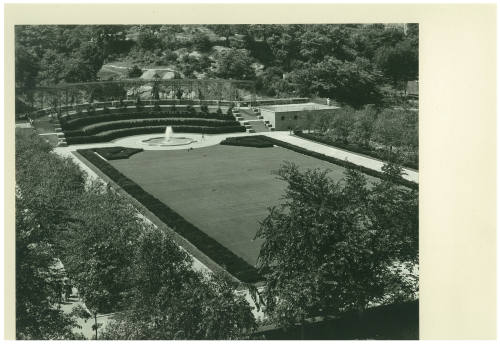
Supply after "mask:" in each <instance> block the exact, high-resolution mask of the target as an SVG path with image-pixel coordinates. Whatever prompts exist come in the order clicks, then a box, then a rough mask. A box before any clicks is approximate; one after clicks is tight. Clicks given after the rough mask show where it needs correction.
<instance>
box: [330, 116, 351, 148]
mask: <svg viewBox="0 0 500 345" xmlns="http://www.w3.org/2000/svg"><path fill="white" fill-rule="evenodd" d="M354 121H355V119H354V111H353V109H349V108H343V109H339V110H337V111H336V112H335V114H334V120H333V123H332V133H333V135H334V136H336V137H337V138H339V139H340V140H342V141H343V142H344V143H347V141H348V138H349V136H350V135H351V132H352V131H353V128H354Z"/></svg>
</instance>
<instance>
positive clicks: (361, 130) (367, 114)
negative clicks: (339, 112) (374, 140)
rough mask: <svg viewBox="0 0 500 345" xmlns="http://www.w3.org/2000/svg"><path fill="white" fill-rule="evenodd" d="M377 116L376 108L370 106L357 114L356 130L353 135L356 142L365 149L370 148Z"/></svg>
mask: <svg viewBox="0 0 500 345" xmlns="http://www.w3.org/2000/svg"><path fill="white" fill-rule="evenodd" d="M376 115H377V113H376V110H375V108H374V107H373V106H370V105H368V106H365V107H364V108H363V109H361V110H358V111H356V112H355V114H354V128H353V131H352V133H351V134H352V139H353V140H354V142H356V143H359V144H360V145H362V146H364V147H369V145H370V138H371V136H372V132H373V123H374V122H375V118H376Z"/></svg>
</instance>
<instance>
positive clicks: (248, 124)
mask: <svg viewBox="0 0 500 345" xmlns="http://www.w3.org/2000/svg"><path fill="white" fill-rule="evenodd" d="M233 115H234V117H235V119H236V121H238V122H239V123H240V124H241V125H242V126H244V127H245V128H246V130H247V133H259V132H269V131H272V130H274V129H273V128H272V125H271V124H270V123H269V121H264V118H263V117H262V116H261V115H257V114H254V113H253V112H250V111H248V110H243V111H242V112H240V110H239V109H236V108H235V109H233Z"/></svg>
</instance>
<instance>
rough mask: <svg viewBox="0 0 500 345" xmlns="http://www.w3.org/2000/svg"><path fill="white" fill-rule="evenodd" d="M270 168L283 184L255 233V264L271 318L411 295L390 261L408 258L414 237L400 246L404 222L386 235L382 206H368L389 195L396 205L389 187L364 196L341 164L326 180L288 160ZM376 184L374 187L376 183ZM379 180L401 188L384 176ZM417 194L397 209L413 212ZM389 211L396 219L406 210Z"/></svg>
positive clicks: (283, 319)
mask: <svg viewBox="0 0 500 345" xmlns="http://www.w3.org/2000/svg"><path fill="white" fill-rule="evenodd" d="M278 175H279V177H280V178H281V179H282V180H283V181H285V182H286V183H287V184H288V186H287V189H286V192H285V195H284V202H283V204H281V205H279V206H276V207H273V208H271V209H270V210H269V215H268V216H267V217H266V218H265V219H264V220H263V221H262V223H261V227H260V229H259V231H258V232H257V236H256V237H257V238H260V239H262V240H263V241H264V242H263V245H262V248H261V251H260V255H259V266H260V268H261V272H262V273H265V290H264V293H263V298H264V300H265V303H266V312H267V313H268V315H269V317H270V319H271V320H272V321H274V322H276V323H277V324H279V325H283V326H292V325H294V324H296V323H300V324H303V323H305V322H306V320H307V319H308V318H310V317H315V316H338V315H339V314H341V313H344V312H348V311H359V312H362V311H363V310H365V309H366V308H367V307H368V305H369V304H370V303H377V302H378V303H383V302H385V301H387V300H396V299H410V298H414V294H415V291H416V290H415V289H416V287H415V285H411V284H407V283H406V281H407V279H406V277H405V276H404V275H402V274H401V273H400V271H399V270H397V269H395V268H394V267H400V265H399V263H401V262H403V261H404V260H407V259H411V260H415V253H416V251H417V248H418V246H417V245H416V241H415V240H413V241H411V242H410V243H411V244H410V245H409V247H411V248H412V250H413V251H411V250H410V248H405V247H404V245H403V242H404V240H405V238H404V237H403V236H402V235H403V234H402V233H403V232H405V231H407V230H408V228H405V230H404V231H399V232H397V233H396V234H392V231H393V230H394V226H396V225H394V224H391V226H390V227H385V226H383V222H382V219H385V218H383V216H382V215H389V214H388V213H386V212H385V211H387V209H386V208H384V209H383V210H380V211H378V210H377V209H372V208H371V207H372V206H373V205H374V203H377V202H379V203H380V202H388V201H389V200H390V201H391V202H392V204H391V205H392V206H397V209H398V210H399V211H403V210H404V207H406V206H409V202H408V203H407V202H405V203H404V204H401V203H400V201H401V200H400V199H391V194H389V195H386V196H385V198H383V197H377V198H374V199H372V197H371V190H370V187H368V185H367V182H366V178H365V177H364V176H363V175H362V174H361V173H360V172H357V171H354V170H347V172H346V178H345V179H344V181H342V182H339V183H334V182H332V181H331V180H330V179H329V178H328V176H327V171H321V170H318V169H316V170H307V171H305V172H300V171H299V169H298V167H297V166H295V165H293V164H291V163H288V164H285V165H284V166H282V167H281V169H280V170H279V172H278ZM384 183H385V182H379V183H378V184H377V188H378V189H383V187H384V185H383V184H384ZM387 183H390V184H391V188H393V190H399V189H401V187H399V186H396V185H395V184H394V182H392V180H391V181H390V182H387ZM379 184H380V186H378V185H379ZM398 193H399V192H398ZM407 196H408V195H407ZM412 197H415V196H412ZM417 200H418V199H412V203H411V205H412V209H411V211H405V212H410V213H411V214H412V215H413V214H414V212H416V210H415V208H417V209H418V206H417ZM386 206H387V207H389V205H384V207H386ZM374 211H377V212H378V214H379V216H374V215H373V212H374ZM417 213H418V212H417ZM393 215H396V216H397V217H399V218H398V221H402V218H403V217H404V216H407V215H408V214H404V215H403V214H402V213H397V214H393ZM412 219H414V217H413V216H412ZM398 221H396V222H398ZM392 225H394V226H392ZM407 225H410V224H407ZM411 227H412V229H411V231H408V234H409V233H411V236H413V237H414V236H416V234H417V233H418V226H417V227H416V224H415V223H413V222H412V223H411ZM405 234H407V233H406V232H405ZM394 240H396V241H395V242H393V241H394ZM403 248H405V250H404V251H403ZM403 252H404V253H406V254H408V255H402V254H403ZM410 253H411V254H410ZM413 262H415V261H413ZM389 296H390V297H389Z"/></svg>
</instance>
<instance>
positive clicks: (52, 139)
mask: <svg viewBox="0 0 500 345" xmlns="http://www.w3.org/2000/svg"><path fill="white" fill-rule="evenodd" d="M15 183H16V190H15V194H16V195H15V278H16V279H15V289H16V291H15V307H16V308H15V322H16V331H15V336H16V338H17V339H19V340H49V339H63V340H73V339H78V340H92V339H98V340H240V339H242V340H247V339H248V340H306V339H307V340H366V339H371V340H383V339H385V340H414V339H419V24H418V23H406V22H401V23H384V22H380V23H378V22H374V23H348V22H346V23H331V24H328V23H327V24H295V23H289V24H222V23H221V24H190V23H186V24H170V23H168V22H165V23H164V24H154V25H146V24H141V25H133V24H123V25H116V24H113V25H81V24H78V25H69V24H65V25H16V26H15Z"/></svg>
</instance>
